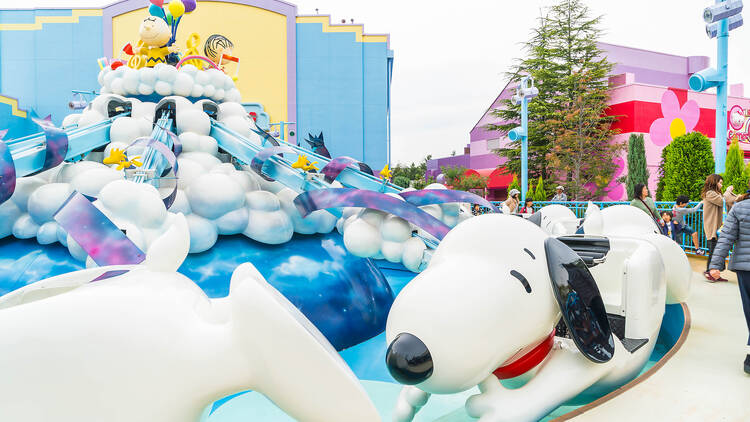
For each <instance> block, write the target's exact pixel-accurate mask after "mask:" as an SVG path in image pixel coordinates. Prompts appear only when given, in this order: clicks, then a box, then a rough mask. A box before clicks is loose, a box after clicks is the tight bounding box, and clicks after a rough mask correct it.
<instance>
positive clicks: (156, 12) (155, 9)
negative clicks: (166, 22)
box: [148, 4, 164, 19]
mask: <svg viewBox="0 0 750 422" xmlns="http://www.w3.org/2000/svg"><path fill="white" fill-rule="evenodd" d="M148 13H149V14H150V15H151V16H156V17H157V18H162V19H164V10H162V8H161V7H159V6H157V5H155V4H152V5H151V6H149V7H148Z"/></svg>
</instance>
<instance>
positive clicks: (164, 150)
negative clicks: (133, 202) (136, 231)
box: [125, 136, 178, 209]
mask: <svg viewBox="0 0 750 422" xmlns="http://www.w3.org/2000/svg"><path fill="white" fill-rule="evenodd" d="M139 145H143V146H145V147H147V148H153V149H155V150H156V151H157V152H158V153H160V154H161V155H162V156H163V157H164V158H165V159H166V160H167V163H169V165H170V167H172V170H174V175H175V177H177V168H178V166H177V156H176V155H175V154H174V153H173V152H172V151H171V150H170V149H169V147H167V146H166V145H165V144H163V143H161V142H159V141H157V140H155V139H153V138H149V137H147V136H144V137H141V138H138V139H136V140H135V141H133V143H132V144H130V145H128V147H127V148H125V150H127V149H129V148H132V147H135V146H139ZM175 198H177V183H175V184H174V189H172V192H171V193H170V194H169V195H167V197H166V198H164V199H162V201H164V206H166V207H167V209H169V208H170V207H171V206H172V204H174V200H175Z"/></svg>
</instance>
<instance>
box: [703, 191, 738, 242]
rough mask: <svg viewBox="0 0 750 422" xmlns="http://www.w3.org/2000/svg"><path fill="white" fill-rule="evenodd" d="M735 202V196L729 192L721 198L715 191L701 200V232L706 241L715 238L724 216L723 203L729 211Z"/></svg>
mask: <svg viewBox="0 0 750 422" xmlns="http://www.w3.org/2000/svg"><path fill="white" fill-rule="evenodd" d="M736 200H737V195H735V194H733V193H732V192H729V191H727V192H725V193H724V196H723V197H722V195H720V194H719V193H718V192H716V191H708V192H706V197H705V198H703V232H704V233H705V234H706V239H709V240H710V239H715V238H716V231H717V230H719V227H721V224H722V218H723V216H724V209H723V208H724V201H726V203H727V211H729V210H730V209H731V208H732V205H734V202H735V201H736Z"/></svg>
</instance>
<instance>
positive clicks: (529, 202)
mask: <svg viewBox="0 0 750 422" xmlns="http://www.w3.org/2000/svg"><path fill="white" fill-rule="evenodd" d="M519 212H520V213H521V214H534V200H533V199H531V198H526V201H524V203H523V207H522V208H521V211H519Z"/></svg>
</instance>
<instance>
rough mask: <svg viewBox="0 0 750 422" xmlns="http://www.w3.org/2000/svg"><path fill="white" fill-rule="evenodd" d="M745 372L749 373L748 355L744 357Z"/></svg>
mask: <svg viewBox="0 0 750 422" xmlns="http://www.w3.org/2000/svg"><path fill="white" fill-rule="evenodd" d="M745 373H746V374H748V375H750V355H747V357H746V358H745Z"/></svg>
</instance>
